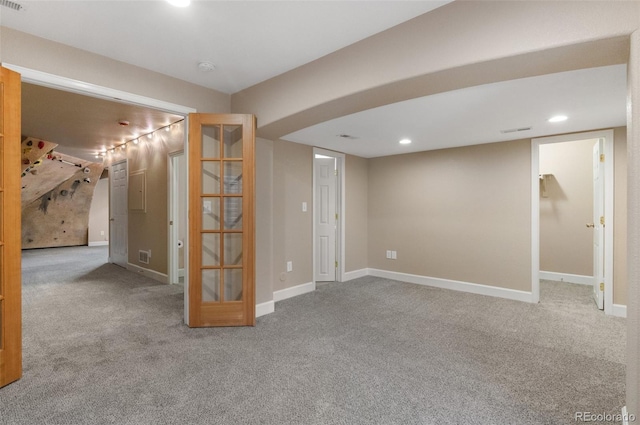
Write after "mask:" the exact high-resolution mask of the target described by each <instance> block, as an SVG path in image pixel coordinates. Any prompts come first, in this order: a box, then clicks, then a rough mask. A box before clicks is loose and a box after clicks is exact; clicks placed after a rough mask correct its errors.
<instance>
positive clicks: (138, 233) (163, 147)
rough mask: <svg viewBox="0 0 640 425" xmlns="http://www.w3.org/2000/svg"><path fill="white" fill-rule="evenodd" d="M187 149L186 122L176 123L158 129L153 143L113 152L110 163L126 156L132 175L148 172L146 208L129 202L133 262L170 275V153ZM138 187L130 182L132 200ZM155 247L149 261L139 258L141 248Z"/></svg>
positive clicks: (146, 178)
mask: <svg viewBox="0 0 640 425" xmlns="http://www.w3.org/2000/svg"><path fill="white" fill-rule="evenodd" d="M183 148H184V121H182V122H180V123H178V124H174V125H173V126H172V128H171V131H169V132H165V131H160V132H156V133H155V136H154V139H153V140H152V141H151V142H149V141H147V140H143V141H141V142H140V143H139V144H138V145H132V146H129V147H128V148H127V149H126V150H125V151H122V150H117V151H116V152H115V153H113V154H109V155H108V156H107V158H106V163H107V164H111V163H114V162H117V161H120V160H122V159H124V158H125V157H126V159H127V163H128V168H129V179H130V180H131V175H132V174H135V173H137V172H142V171H144V174H145V181H146V189H145V194H146V197H145V205H146V209H145V210H144V211H132V209H131V208H132V206H131V205H129V215H128V220H129V223H128V232H129V244H128V249H129V259H128V261H129V263H131V264H133V265H135V266H139V267H144V268H146V269H150V270H154V271H156V272H158V273H163V274H166V273H167V271H168V266H167V248H168V246H167V243H168V227H167V226H168V175H167V173H168V158H169V157H168V155H169V153H172V152H176V151H179V150H182V149H183ZM134 190H135V189H134V187H133V186H132V185H131V182H130V184H129V200H131V199H132V195H133V194H132V191H134ZM140 250H143V251H148V250H151V258H150V260H149V264H144V263H140V262H139V261H138V251H140Z"/></svg>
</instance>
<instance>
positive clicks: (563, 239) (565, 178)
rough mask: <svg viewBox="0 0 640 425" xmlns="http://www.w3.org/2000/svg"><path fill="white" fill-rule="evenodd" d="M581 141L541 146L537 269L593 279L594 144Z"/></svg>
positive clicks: (589, 141)
mask: <svg viewBox="0 0 640 425" xmlns="http://www.w3.org/2000/svg"><path fill="white" fill-rule="evenodd" d="M596 141H597V140H581V141H574V142H563V143H548V144H542V145H540V173H541V174H551V176H550V177H549V178H548V179H547V183H546V187H547V197H544V196H542V186H541V187H540V190H541V195H540V270H543V271H548V272H556V273H568V274H577V275H582V276H593V230H592V229H590V228H588V227H587V226H586V223H591V222H593V158H592V157H593V144H594V143H595V142H596Z"/></svg>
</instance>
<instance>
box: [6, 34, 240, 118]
mask: <svg viewBox="0 0 640 425" xmlns="http://www.w3.org/2000/svg"><path fill="white" fill-rule="evenodd" d="M0 61H1V62H2V63H9V64H12V65H19V66H23V67H25V68H29V69H34V70H38V71H42V72H47V73H50V74H53V75H58V76H62V77H67V78H71V79H74V80H78V81H83V82H87V83H91V84H96V85H99V86H103V87H108V88H112V89H117V90H122V91H125V92H128V93H134V94H138V95H141V96H147V97H150V98H152V99H158V100H163V101H166V102H171V103H175V104H178V105H182V106H188V107H192V108H195V109H197V110H198V111H201V112H229V109H230V96H229V95H227V94H224V93H221V92H218V91H215V90H211V89H207V88H205V87H201V86H197V85H195V84H191V83H187V82H185V81H182V80H179V79H177V78H172V77H168V76H166V75H163V74H160V73H157V72H153V71H150V70H148V69H144V68H139V67H137V66H133V65H129V64H126V63H124V62H119V61H116V60H113V59H109V58H106V57H104V56H100V55H96V54H93V53H89V52H87V51H85V50H80V49H76V48H73V47H70V46H66V45H64V44H60V43H56V42H53V41H50V40H46V39H44V38H39V37H35V36H32V35H29V34H26V33H23V32H20V31H16V30H13V29H10V28H6V27H0Z"/></svg>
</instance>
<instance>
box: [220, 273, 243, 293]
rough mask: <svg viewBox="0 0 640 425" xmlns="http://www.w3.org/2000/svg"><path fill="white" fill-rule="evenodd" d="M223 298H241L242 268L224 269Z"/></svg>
mask: <svg viewBox="0 0 640 425" xmlns="http://www.w3.org/2000/svg"><path fill="white" fill-rule="evenodd" d="M224 300H225V301H241V300H242V269H225V270H224Z"/></svg>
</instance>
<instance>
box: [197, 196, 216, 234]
mask: <svg viewBox="0 0 640 425" xmlns="http://www.w3.org/2000/svg"><path fill="white" fill-rule="evenodd" d="M201 208H202V230H218V229H220V198H218V197H212V196H210V197H204V198H202V206H201Z"/></svg>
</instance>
